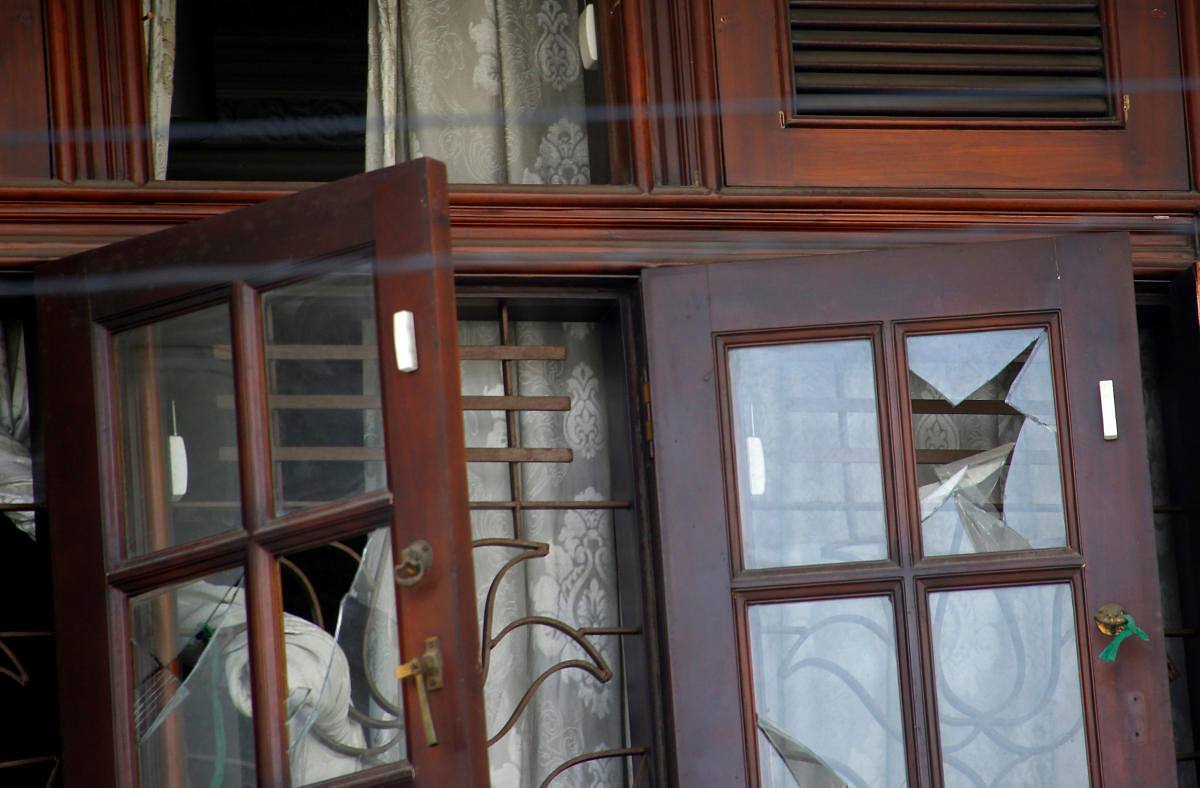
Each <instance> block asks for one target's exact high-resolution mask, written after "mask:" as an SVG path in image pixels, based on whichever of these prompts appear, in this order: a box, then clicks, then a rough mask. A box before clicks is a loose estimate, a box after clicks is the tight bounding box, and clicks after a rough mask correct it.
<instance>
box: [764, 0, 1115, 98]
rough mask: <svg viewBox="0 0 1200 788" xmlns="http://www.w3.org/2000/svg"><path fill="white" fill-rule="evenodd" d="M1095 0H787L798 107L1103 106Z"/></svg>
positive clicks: (1100, 40) (1101, 52)
mask: <svg viewBox="0 0 1200 788" xmlns="http://www.w3.org/2000/svg"><path fill="white" fill-rule="evenodd" d="M1101 2H1102V0H1091V1H1090V2H1088V1H1086V0H1083V1H1076V2H1069V1H1068V2H1058V1H1056V0H1041V1H1040V2H1039V0H977V2H963V1H962V0H926V2H907V3H902V2H896V1H895V0H843V2H830V1H829V0H789V2H788V10H789V13H790V15H791V37H792V62H793V66H794V69H795V88H796V96H795V114H796V115H802V116H813V115H821V116H829V115H835V116H836V115H850V116H883V117H901V118H909V117H980V118H1095V117H1105V116H1108V115H1109V114H1110V112H1111V107H1110V100H1109V91H1108V87H1107V84H1106V80H1105V63H1104V42H1103V29H1102V23H1101V14H1100V3H1101Z"/></svg>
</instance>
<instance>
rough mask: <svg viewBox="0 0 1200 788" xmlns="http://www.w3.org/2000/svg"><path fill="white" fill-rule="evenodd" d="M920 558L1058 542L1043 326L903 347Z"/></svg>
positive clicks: (1058, 480) (913, 340) (1053, 430)
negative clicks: (918, 510) (918, 509)
mask: <svg viewBox="0 0 1200 788" xmlns="http://www.w3.org/2000/svg"><path fill="white" fill-rule="evenodd" d="M907 348H908V358H909V388H910V393H911V398H912V415H913V440H914V445H915V447H916V466H917V485H918V488H919V489H918V495H919V498H920V503H921V523H922V528H921V537H922V543H923V548H924V554H925V555H947V554H955V553H982V552H997V551H1006V550H1029V549H1039V548H1047V547H1061V546H1063V545H1065V544H1066V525H1065V520H1064V517H1063V502H1062V475H1061V472H1060V470H1059V455H1058V435H1057V418H1056V417H1055V400H1054V383H1053V370H1052V367H1051V363H1050V350H1049V335H1048V333H1047V331H1046V329H1045V328H1021V329H1008V330H998V331H976V332H969V333H949V334H936V335H929V336H913V337H909V338H908V342H907Z"/></svg>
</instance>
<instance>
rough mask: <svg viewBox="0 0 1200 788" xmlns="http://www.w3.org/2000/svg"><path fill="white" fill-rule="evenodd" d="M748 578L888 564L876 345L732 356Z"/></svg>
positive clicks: (802, 346)
mask: <svg viewBox="0 0 1200 788" xmlns="http://www.w3.org/2000/svg"><path fill="white" fill-rule="evenodd" d="M729 380H730V389H731V410H732V412H733V433H734V445H735V448H736V452H737V468H738V510H739V513H740V515H741V531H742V551H743V560H744V563H745V567H746V568H747V569H763V568H767V567H774V566H800V565H806V564H827V563H837V562H842V561H869V560H877V559H881V558H886V557H887V536H886V526H885V522H884V509H883V478H882V474H881V465H880V448H879V446H880V444H879V416H878V411H877V408H878V406H877V404H876V401H875V391H876V389H875V367H874V359H873V355H872V350H871V342H870V341H869V340H866V339H855V340H838V341H829V342H805V343H797V344H788V345H764V346H757V347H742V348H735V349H733V350H730V351H729Z"/></svg>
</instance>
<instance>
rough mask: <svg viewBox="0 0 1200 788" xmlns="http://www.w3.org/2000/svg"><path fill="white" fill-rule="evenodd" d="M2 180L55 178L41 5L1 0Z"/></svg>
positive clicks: (34, 0) (33, 0)
mask: <svg viewBox="0 0 1200 788" xmlns="http://www.w3.org/2000/svg"><path fill="white" fill-rule="evenodd" d="M0 30H3V31H4V44H3V46H0V129H2V130H3V136H2V137H0V178H49V177H50V135H49V129H50V107H49V106H48V105H47V103H46V37H45V30H44V28H43V26H42V3H41V0H0Z"/></svg>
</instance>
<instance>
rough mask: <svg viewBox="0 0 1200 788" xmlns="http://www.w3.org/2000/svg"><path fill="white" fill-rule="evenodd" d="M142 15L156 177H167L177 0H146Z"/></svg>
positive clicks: (162, 179)
mask: <svg viewBox="0 0 1200 788" xmlns="http://www.w3.org/2000/svg"><path fill="white" fill-rule="evenodd" d="M142 17H143V19H144V20H145V21H144V22H143V25H142V33H143V36H144V39H145V46H146V69H147V75H148V82H149V84H148V86H147V87H148V90H149V93H150V146H151V154H152V157H153V160H154V161H153V165H154V179H155V180H156V181H164V180H166V179H167V144H168V142H169V141H170V134H171V99H172V97H173V96H174V93H175V0H142Z"/></svg>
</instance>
